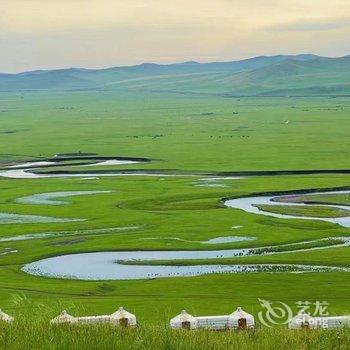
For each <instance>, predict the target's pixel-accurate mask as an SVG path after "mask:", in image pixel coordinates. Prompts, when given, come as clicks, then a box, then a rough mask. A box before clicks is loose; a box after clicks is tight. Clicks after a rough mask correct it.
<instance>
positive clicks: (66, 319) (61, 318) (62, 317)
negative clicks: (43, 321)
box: [50, 310, 77, 324]
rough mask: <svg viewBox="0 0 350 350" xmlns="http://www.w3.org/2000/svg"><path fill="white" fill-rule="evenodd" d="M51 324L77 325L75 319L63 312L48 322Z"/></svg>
mask: <svg viewBox="0 0 350 350" xmlns="http://www.w3.org/2000/svg"><path fill="white" fill-rule="evenodd" d="M50 323H51V324H63V323H77V319H76V318H75V317H74V316H72V315H69V314H68V312H67V311H66V310H63V311H62V312H61V313H60V314H59V315H58V316H57V317H55V318H54V319H52V320H51V321H50Z"/></svg>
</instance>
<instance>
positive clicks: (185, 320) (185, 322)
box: [170, 310, 198, 329]
mask: <svg viewBox="0 0 350 350" xmlns="http://www.w3.org/2000/svg"><path fill="white" fill-rule="evenodd" d="M170 327H171V328H175V329H180V328H182V329H196V328H197V327H198V321H197V318H196V317H193V316H192V315H190V314H189V313H187V311H186V310H182V311H181V314H180V315H177V316H175V317H174V318H172V319H171V320H170Z"/></svg>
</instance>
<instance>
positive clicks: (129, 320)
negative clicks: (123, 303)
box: [110, 307, 137, 327]
mask: <svg viewBox="0 0 350 350" xmlns="http://www.w3.org/2000/svg"><path fill="white" fill-rule="evenodd" d="M110 318H111V322H112V323H116V324H118V325H120V326H124V327H127V326H136V324H137V321H136V316H135V315H133V314H131V313H130V312H128V311H126V310H124V308H123V307H120V308H119V309H118V311H116V312H114V313H113V314H112V315H111V316H110Z"/></svg>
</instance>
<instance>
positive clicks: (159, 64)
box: [0, 53, 350, 75]
mask: <svg viewBox="0 0 350 350" xmlns="http://www.w3.org/2000/svg"><path fill="white" fill-rule="evenodd" d="M278 56H291V57H297V56H315V58H316V57H317V58H328V59H336V58H344V57H348V56H350V54H348V55H342V56H322V55H317V54H313V53H299V54H276V55H258V56H250V57H247V58H242V59H237V60H234V59H233V60H224V61H218V60H216V61H207V62H200V61H195V60H186V61H177V62H173V63H156V62H142V63H138V64H130V65H120V66H106V67H97V68H84V67H79V66H72V67H62V68H47V69H40V68H38V69H33V70H25V71H19V72H16V73H11V72H2V71H0V75H20V74H27V73H35V72H50V71H63V70H90V71H97V70H108V69H115V68H132V67H138V66H142V65H156V66H171V65H180V64H186V63H187V64H190V63H192V64H214V63H233V62H242V61H247V60H251V59H255V58H263V57H266V58H267V57H278Z"/></svg>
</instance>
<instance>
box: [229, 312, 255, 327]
mask: <svg viewBox="0 0 350 350" xmlns="http://www.w3.org/2000/svg"><path fill="white" fill-rule="evenodd" d="M254 326H255V321H254V316H253V315H251V314H248V312H245V311H243V309H242V308H241V307H238V308H237V310H236V311H234V312H233V313H232V314H231V315H229V317H228V328H231V329H249V328H254Z"/></svg>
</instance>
